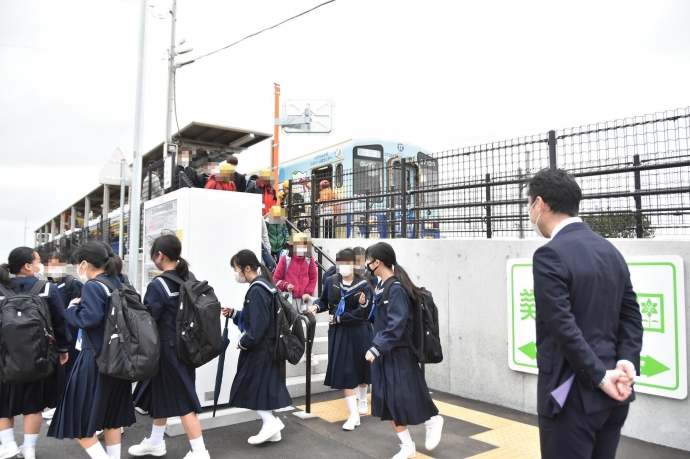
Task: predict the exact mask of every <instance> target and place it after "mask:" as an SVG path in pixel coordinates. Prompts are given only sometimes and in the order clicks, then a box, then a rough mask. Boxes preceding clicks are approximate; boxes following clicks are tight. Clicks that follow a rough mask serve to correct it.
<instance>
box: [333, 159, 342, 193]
mask: <svg viewBox="0 0 690 459" xmlns="http://www.w3.org/2000/svg"><path fill="white" fill-rule="evenodd" d="M335 186H336V188H340V187H341V186H343V163H339V164H338V165H337V166H335Z"/></svg>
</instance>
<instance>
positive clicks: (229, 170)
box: [220, 163, 235, 174]
mask: <svg viewBox="0 0 690 459" xmlns="http://www.w3.org/2000/svg"><path fill="white" fill-rule="evenodd" d="M220 172H221V173H223V172H224V173H226V174H231V173H233V172H235V166H233V165H232V164H227V163H225V164H221V165H220Z"/></svg>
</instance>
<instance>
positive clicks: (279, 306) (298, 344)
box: [252, 280, 307, 365]
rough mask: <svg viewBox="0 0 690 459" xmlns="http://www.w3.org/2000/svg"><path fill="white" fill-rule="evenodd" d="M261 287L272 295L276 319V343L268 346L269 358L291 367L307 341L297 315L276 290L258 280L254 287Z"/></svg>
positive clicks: (302, 353)
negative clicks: (285, 362)
mask: <svg viewBox="0 0 690 459" xmlns="http://www.w3.org/2000/svg"><path fill="white" fill-rule="evenodd" d="M257 284H258V285H261V286H262V287H264V288H265V289H266V290H268V291H269V292H270V293H271V295H273V304H272V308H273V314H274V315H275V319H276V341H275V344H274V345H273V346H270V344H269V346H268V349H269V351H270V352H271V357H272V358H273V361H275V362H284V361H287V362H289V363H291V364H292V365H297V364H298V363H299V361H300V360H302V356H303V355H304V349H305V346H306V342H307V339H306V337H305V335H304V329H302V324H301V323H299V322H301V319H300V318H299V313H298V312H297V311H296V310H295V308H293V307H292V304H290V303H289V302H288V301H287V300H286V299H285V297H284V296H283V295H281V294H280V292H279V291H278V289H276V288H271V287H270V286H268V285H266V284H265V283H264V282H261V281H260V280H259V281H258V282H254V283H253V284H252V287H253V286H254V285H257Z"/></svg>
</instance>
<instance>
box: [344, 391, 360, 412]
mask: <svg viewBox="0 0 690 459" xmlns="http://www.w3.org/2000/svg"><path fill="white" fill-rule="evenodd" d="M345 402H347V407H348V408H349V409H350V416H359V412H358V411H357V396H355V395H351V396H349V397H345Z"/></svg>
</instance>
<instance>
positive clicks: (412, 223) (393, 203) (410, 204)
mask: <svg viewBox="0 0 690 459" xmlns="http://www.w3.org/2000/svg"><path fill="white" fill-rule="evenodd" d="M401 168H402V166H401V162H400V158H393V159H391V160H389V161H388V167H387V168H386V170H387V177H386V179H387V180H386V183H387V184H388V187H387V188H388V190H389V192H390V193H393V196H389V197H388V203H387V204H388V206H387V207H388V209H389V220H388V221H389V223H388V225H387V226H388V231H389V237H391V238H396V237H397V238H399V237H402V235H403V233H402V231H403V230H402V226H401V225H402V213H401V212H402V198H401V196H400V194H396V193H400V191H401V190H402V183H403V181H404V183H405V184H406V187H405V190H407V196H406V198H405V207H406V217H407V228H406V229H405V231H406V236H407V237H408V238H418V237H419V235H420V228H421V226H420V225H421V222H420V221H419V218H418V212H417V211H416V208H417V207H418V201H419V197H418V195H417V194H411V193H410V191H414V190H416V189H417V187H418V183H419V167H418V166H417V164H416V163H415V162H414V160H412V159H411V158H410V159H406V161H405V170H404V171H401Z"/></svg>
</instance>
